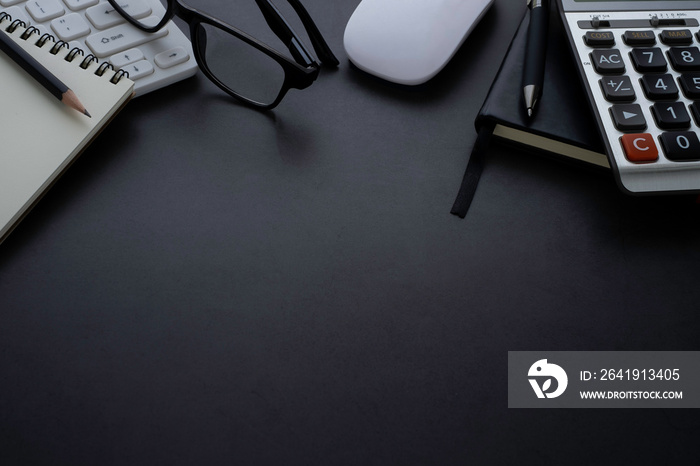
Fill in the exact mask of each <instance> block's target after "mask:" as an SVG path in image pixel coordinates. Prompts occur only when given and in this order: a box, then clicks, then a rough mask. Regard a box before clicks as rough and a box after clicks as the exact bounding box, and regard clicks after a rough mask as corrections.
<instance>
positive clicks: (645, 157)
mask: <svg viewBox="0 0 700 466" xmlns="http://www.w3.org/2000/svg"><path fill="white" fill-rule="evenodd" d="M620 142H621V143H622V149H623V150H624V151H625V157H627V160H629V161H630V162H635V163H644V162H655V161H657V160H658V159H659V149H658V148H657V147H656V143H655V142H654V137H653V136H652V135H651V134H649V133H642V134H625V135H624V136H622V137H621V138H620Z"/></svg>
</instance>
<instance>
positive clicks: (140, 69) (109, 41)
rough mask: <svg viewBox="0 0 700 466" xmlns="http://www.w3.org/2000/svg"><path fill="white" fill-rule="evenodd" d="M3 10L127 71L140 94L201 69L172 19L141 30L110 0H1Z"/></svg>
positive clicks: (150, 5)
mask: <svg viewBox="0 0 700 466" xmlns="http://www.w3.org/2000/svg"><path fill="white" fill-rule="evenodd" d="M124 7H125V9H128V10H129V11H131V13H132V14H133V15H134V16H135V17H138V18H148V17H149V16H152V15H154V13H155V14H156V15H157V16H158V17H161V16H162V12H163V10H164V8H163V6H162V4H161V2H160V1H159V0H128V5H127V3H126V0H125V6H124ZM0 12H5V13H7V14H9V15H10V16H12V19H13V20H16V19H19V20H22V21H24V22H25V23H26V25H27V26H34V27H35V28H37V29H39V31H40V32H41V34H45V33H48V34H51V35H53V36H54V37H55V38H56V39H57V40H62V41H64V42H66V43H67V44H68V46H69V47H70V48H73V47H78V48H80V49H82V50H83V51H84V52H85V54H86V55H87V54H93V55H94V56H96V57H97V58H98V59H99V61H100V62H105V61H106V62H109V63H111V64H112V65H113V66H114V67H115V68H116V69H119V68H121V69H123V70H124V71H126V72H128V73H129V78H130V79H131V80H133V81H134V91H135V93H136V95H137V96H138V95H143V94H145V93H147V92H151V91H154V90H156V89H160V88H161V87H165V86H167V85H169V84H172V83H174V82H177V81H180V80H182V79H185V78H187V77H189V76H192V75H193V74H195V73H196V72H197V63H196V61H195V59H194V55H193V53H192V46H191V44H190V41H189V39H188V38H187V37H185V35H184V34H183V33H182V31H180V29H178V27H177V26H176V25H175V24H174V23H173V22H172V21H170V22H169V23H168V24H167V25H166V26H165V27H164V28H163V29H161V30H160V31H158V32H156V33H147V32H143V31H140V30H139V29H137V28H135V27H133V26H132V25H130V24H129V23H127V22H126V20H125V19H124V18H122V16H121V15H120V14H119V13H117V12H116V11H115V10H114V8H112V6H111V5H110V4H109V3H108V2H107V1H106V0H0ZM37 37H38V36H37Z"/></svg>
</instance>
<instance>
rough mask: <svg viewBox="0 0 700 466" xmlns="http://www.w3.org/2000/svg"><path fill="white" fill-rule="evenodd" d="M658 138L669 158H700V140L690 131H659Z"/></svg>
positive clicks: (677, 159)
mask: <svg viewBox="0 0 700 466" xmlns="http://www.w3.org/2000/svg"><path fill="white" fill-rule="evenodd" d="M659 140H660V141H661V147H663V149H664V153H665V154H666V157H667V158H668V159H669V160H674V161H678V162H681V161H685V160H700V140H698V136H697V134H695V133H694V132H692V131H681V132H673V133H661V136H659Z"/></svg>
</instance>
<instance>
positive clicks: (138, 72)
mask: <svg viewBox="0 0 700 466" xmlns="http://www.w3.org/2000/svg"><path fill="white" fill-rule="evenodd" d="M122 69H123V70H124V71H126V72H127V73H129V79H131V80H132V81H136V80H137V79H141V78H143V77H144V76H148V75H149V74H153V65H151V62H149V61H146V60H141V61H137V62H136V63H131V64H130V65H126V66H123V67H122Z"/></svg>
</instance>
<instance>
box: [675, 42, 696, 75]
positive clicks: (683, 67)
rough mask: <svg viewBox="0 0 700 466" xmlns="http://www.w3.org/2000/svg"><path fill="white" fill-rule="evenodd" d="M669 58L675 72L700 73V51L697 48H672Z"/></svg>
mask: <svg viewBox="0 0 700 466" xmlns="http://www.w3.org/2000/svg"><path fill="white" fill-rule="evenodd" d="M668 57H669V59H670V60H671V66H673V68H674V69H675V70H678V71H700V50H698V48H697V47H671V48H670V49H668Z"/></svg>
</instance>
